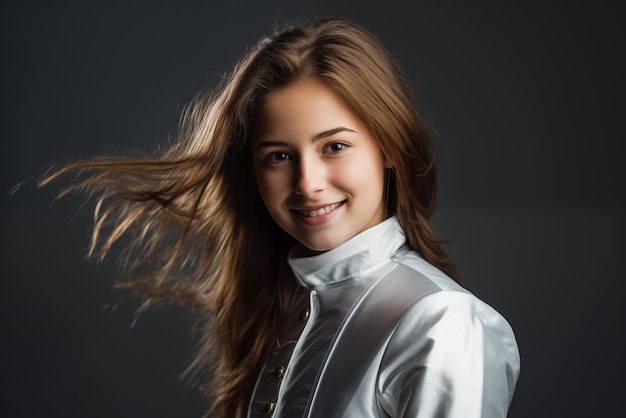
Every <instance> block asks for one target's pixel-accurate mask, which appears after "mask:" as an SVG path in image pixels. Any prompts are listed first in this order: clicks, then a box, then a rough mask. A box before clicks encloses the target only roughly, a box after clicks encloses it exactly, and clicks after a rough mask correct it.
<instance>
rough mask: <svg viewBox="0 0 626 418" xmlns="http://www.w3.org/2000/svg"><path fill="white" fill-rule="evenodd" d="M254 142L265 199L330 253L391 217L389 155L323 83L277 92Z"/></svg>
mask: <svg viewBox="0 0 626 418" xmlns="http://www.w3.org/2000/svg"><path fill="white" fill-rule="evenodd" d="M258 120H259V124H258V126H257V127H256V128H257V129H256V132H255V135H254V137H253V140H252V155H253V159H254V169H255V173H256V179H257V184H258V187H259V192H260V194H261V198H262V199H263V202H264V203H265V206H266V207H267V209H268V211H269V213H270V215H271V216H272V218H274V221H276V223H277V224H278V225H279V226H280V227H281V228H282V229H283V230H285V232H287V233H288V234H289V235H291V236H292V237H294V238H295V239H297V240H298V241H299V242H301V243H302V244H303V245H305V246H306V247H308V248H310V249H311V250H314V251H327V250H330V249H333V248H335V247H337V246H338V245H340V244H342V243H344V242H345V241H347V240H348V239H350V238H352V237H353V236H355V235H356V234H358V233H359V232H361V231H364V230H366V229H367V228H369V227H372V226H374V225H376V224H378V223H379V222H381V221H382V220H383V219H384V218H385V208H384V202H383V194H384V193H383V189H384V168H385V164H384V162H383V157H382V154H381V152H380V149H379V148H378V144H377V142H376V140H375V139H374V138H373V137H372V135H371V134H370V132H369V130H368V129H367V128H366V127H365V125H364V123H363V122H362V121H361V120H360V119H359V118H358V117H357V116H356V115H355V114H354V113H353V112H352V111H351V110H350V109H349V108H348V106H346V105H345V103H344V102H343V101H342V100H341V99H340V98H339V97H338V96H337V95H336V94H335V93H334V92H333V91H332V90H330V89H329V88H328V87H326V86H325V85H324V84H323V83H322V82H320V81H318V80H316V79H305V80H303V81H298V82H296V83H293V84H290V85H288V86H287V87H283V88H281V89H278V90H276V91H274V92H273V93H272V94H271V95H270V96H269V98H268V100H267V101H266V102H265V103H264V105H263V106H262V108H261V111H260V117H259V119H258Z"/></svg>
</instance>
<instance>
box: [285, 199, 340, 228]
mask: <svg viewBox="0 0 626 418" xmlns="http://www.w3.org/2000/svg"><path fill="white" fill-rule="evenodd" d="M345 203H346V201H345V200H342V201H340V202H333V203H327V204H324V205H316V206H306V207H301V208H293V209H290V211H291V213H293V214H294V216H295V217H296V218H297V219H298V220H299V221H300V222H302V223H304V224H306V225H322V224H325V223H327V222H329V221H330V220H331V219H333V218H334V217H335V215H337V213H338V212H339V210H340V209H341V208H342V207H343V205H344V204H345ZM334 204H337V206H336V207H335V208H334V209H333V210H331V211H330V212H327V213H325V214H323V215H318V216H315V217H311V216H305V215H303V214H302V212H301V211H303V210H305V211H306V210H319V209H321V208H325V207H328V206H332V205H334Z"/></svg>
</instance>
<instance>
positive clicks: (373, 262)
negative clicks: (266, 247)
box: [287, 216, 406, 288]
mask: <svg viewBox="0 0 626 418" xmlns="http://www.w3.org/2000/svg"><path fill="white" fill-rule="evenodd" d="M405 241H406V237H405V235H404V231H403V230H402V227H401V226H400V223H399V222H398V220H397V219H396V217H395V216H393V217H391V218H389V219H386V220H385V221H383V222H381V223H379V224H378V225H375V226H373V227H371V228H369V229H367V230H365V231H363V232H361V233H360V234H358V235H355V236H354V237H352V238H350V239H349V240H348V241H346V242H344V243H343V244H341V245H339V246H338V247H336V248H334V249H332V250H330V251H327V252H325V253H322V254H319V255H315V256H312V257H296V256H295V254H296V251H295V250H296V249H295V248H294V249H292V250H291V252H290V254H289V258H288V260H287V261H288V262H289V265H290V266H291V269H292V270H293V272H294V274H295V275H296V279H297V280H298V282H299V283H300V284H301V285H302V286H305V287H313V288H317V287H325V286H329V285H338V284H340V283H342V282H348V281H352V280H357V279H358V278H359V277H362V276H363V275H365V274H367V273H368V272H370V271H372V270H374V269H376V268H378V267H379V266H381V265H382V264H384V263H386V262H387V261H388V259H389V258H390V257H391V255H392V254H393V253H395V252H396V251H397V250H398V248H400V247H401V246H402V245H404V243H405Z"/></svg>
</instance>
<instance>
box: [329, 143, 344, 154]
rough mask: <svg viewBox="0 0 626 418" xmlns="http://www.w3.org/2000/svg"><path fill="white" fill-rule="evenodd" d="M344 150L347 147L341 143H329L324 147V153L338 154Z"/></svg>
mask: <svg viewBox="0 0 626 418" xmlns="http://www.w3.org/2000/svg"><path fill="white" fill-rule="evenodd" d="M346 148H348V145H346V144H344V143H343V142H331V143H330V144H328V145H326V146H325V147H324V152H328V153H331V154H338V153H340V152H341V151H343V150H345V149H346Z"/></svg>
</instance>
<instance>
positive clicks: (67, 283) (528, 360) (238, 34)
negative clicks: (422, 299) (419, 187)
mask: <svg viewBox="0 0 626 418" xmlns="http://www.w3.org/2000/svg"><path fill="white" fill-rule="evenodd" d="M53 3H54V2H49V3H48V2H43V1H37V2H29V3H26V2H17V1H8V2H3V5H2V6H0V10H1V17H0V28H1V29H0V30H1V31H2V36H1V53H2V66H1V74H2V77H1V89H2V90H1V91H2V93H1V98H2V102H1V105H2V112H1V116H0V117H1V123H0V129H1V131H0V132H1V136H2V152H1V157H0V158H1V163H0V170H1V182H2V183H1V186H2V188H1V190H3V192H2V194H1V204H2V217H1V218H0V219H1V221H2V235H1V236H2V264H1V265H2V273H1V278H2V280H1V282H0V283H1V286H2V293H1V294H2V304H1V313H0V318H1V321H2V369H1V370H2V373H1V376H2V385H3V388H2V401H1V402H0V415H1V416H6V417H34V416H37V417H40V416H41V417H47V416H49V417H53V416H54V417H58V416H63V417H197V416H199V415H200V412H201V411H202V404H201V401H200V398H199V396H198V395H197V394H196V393H195V392H194V391H193V390H191V389H187V388H186V387H185V386H184V384H181V383H179V382H178V380H177V375H178V373H179V372H180V371H182V370H183V368H184V367H185V364H186V359H187V358H188V356H189V354H190V353H191V351H192V346H193V339H192V338H191V335H192V334H191V322H190V316H189V315H188V314H187V313H186V311H185V310H184V309H182V308H181V307H178V306H176V305H171V306H166V307H164V308H163V309H161V310H159V311H157V312H149V313H147V314H145V315H144V316H142V317H141V318H140V319H139V320H138V322H137V323H136V324H135V326H134V327H132V328H131V325H132V318H133V315H132V312H133V310H134V309H135V308H136V307H137V301H136V300H134V299H133V298H129V297H128V295H127V294H126V293H124V292H121V291H113V290H111V289H110V288H111V284H112V283H113V282H114V281H115V280H117V279H119V277H118V276H117V274H116V267H115V263H114V260H110V261H107V262H105V263H104V264H101V265H96V264H95V263H93V262H89V261H87V260H85V257H84V256H85V250H86V247H87V244H88V237H89V224H90V211H91V209H92V207H91V206H90V205H87V206H86V207H85V208H84V209H82V210H81V209H79V207H80V204H81V202H82V199H81V198H80V197H70V198H68V199H65V200H63V201H61V202H60V203H57V204H53V205H51V201H52V199H53V196H54V194H55V192H56V191H57V190H58V189H55V188H51V189H45V190H42V191H40V190H36V189H34V188H33V187H32V186H28V185H27V186H25V187H23V188H22V189H21V190H19V191H18V192H17V193H16V194H13V195H10V194H9V190H10V189H11V188H12V187H13V186H14V185H15V184H16V183H18V182H20V181H22V180H23V179H28V178H31V177H33V176H37V175H39V174H40V173H41V172H42V171H41V170H42V169H43V168H45V167H46V165H47V164H48V163H49V162H50V161H60V162H63V161H67V160H68V159H76V158H80V157H88V156H95V155H98V154H102V153H104V152H106V153H127V152H128V150H129V149H131V148H137V149H140V150H143V151H150V150H152V149H154V148H155V147H157V146H159V145H165V144H167V142H168V137H173V136H175V134H176V129H177V123H178V118H179V116H180V112H181V109H182V106H183V105H184V104H185V103H186V102H187V101H188V100H189V99H190V98H191V97H192V95H193V94H194V93H195V92H196V91H197V90H198V89H199V88H200V87H202V86H204V85H206V84H207V83H215V82H216V81H217V80H218V78H219V75H220V74H221V73H223V72H224V71H226V70H227V69H228V68H230V65H231V64H232V62H233V61H234V60H236V59H237V58H238V57H239V56H240V55H241V54H242V52H243V51H244V49H245V48H246V47H247V46H249V45H252V44H254V43H255V42H256V40H257V39H258V38H259V37H260V36H262V35H264V34H268V33H270V32H271V31H272V28H273V26H274V25H275V24H277V25H280V24H282V23H284V22H286V21H291V20H296V19H300V20H308V19H310V18H311V17H315V16H328V15H330V16H342V17H348V18H352V19H354V20H356V21H357V22H359V23H361V24H363V25H364V26H366V27H368V28H369V29H370V30H372V31H373V32H374V33H375V34H376V35H378V36H379V37H380V38H381V40H382V41H383V42H384V43H385V44H386V45H387V47H388V48H389V49H390V51H391V52H392V53H393V54H394V56H395V57H396V58H397V59H398V60H399V61H401V63H402V66H403V69H404V71H405V73H406V75H407V77H408V79H409V81H410V83H411V85H412V86H413V87H414V90H415V93H416V96H417V99H418V102H419V103H420V107H421V109H422V111H423V113H424V115H425V116H426V117H427V118H428V120H429V121H430V122H431V123H432V124H433V126H434V128H435V129H436V130H437V132H438V133H439V135H438V139H437V141H438V147H439V159H440V162H441V166H440V191H441V192H440V205H439V211H438V213H437V216H436V219H435V222H436V226H437V228H438V230H439V231H440V232H441V234H442V236H444V237H447V238H449V239H451V240H452V243H451V244H450V245H449V249H450V251H451V252H452V253H453V255H454V257H455V258H456V260H457V262H458V264H459V266H460V269H461V272H462V274H463V275H464V276H465V278H466V279H468V280H469V281H470V282H471V283H472V284H473V286H474V288H475V289H476V293H477V294H478V295H479V296H480V297H481V298H483V299H484V300H485V301H487V302H488V303H490V304H491V305H493V306H494V307H496V308H497V309H498V310H499V311H500V312H502V313H503V314H504V316H505V317H506V318H507V319H508V320H509V321H510V322H511V324H512V326H513V328H514V329H515V331H516V335H517V337H518V342H519V346H520V351H521V356H522V374H521V377H520V380H519V384H518V389H517V392H516V395H515V399H514V401H513V404H512V406H511V410H510V414H509V416H510V417H592V416H593V417H612V416H617V415H619V413H618V412H617V411H619V410H620V409H621V408H620V409H618V407H619V406H621V404H622V400H621V397H622V396H623V393H624V390H625V389H626V385H625V384H624V375H625V373H626V370H625V368H624V365H625V362H624V359H623V353H624V352H626V344H625V343H624V328H625V327H624V318H625V313H626V312H625V308H624V303H623V302H622V299H623V297H622V293H621V290H622V288H623V286H622V283H623V281H624V279H625V278H626V277H625V275H624V273H623V269H622V264H623V260H624V257H623V254H622V253H623V251H624V244H623V243H622V242H623V241H622V240H623V235H624V233H625V232H626V228H625V222H624V209H625V207H626V205H625V193H624V191H625V188H624V178H625V177H626V176H625V168H624V163H623V157H624V154H623V152H622V149H623V147H622V142H623V141H624V139H625V138H624V133H623V132H624V123H623V121H624V117H623V115H624V112H625V110H626V106H625V105H624V98H625V97H626V89H625V86H624V74H626V68H625V65H624V63H623V55H624V23H623V22H624V17H625V15H624V7H623V6H618V5H617V4H618V2H595V3H593V6H590V5H587V6H583V5H578V4H577V3H574V2H572V3H566V2H558V3H561V5H557V3H556V2H552V3H546V2H541V3H537V4H535V5H531V4H527V3H526V2H516V3H513V2H508V3H507V4H506V5H504V4H501V3H500V2H479V3H477V2H465V1H456V2H440V1H434V0H433V1H417V2H414V3H415V4H414V5H409V4H410V3H409V2H406V3H402V2H395V1H389V0H388V1H384V2H375V3H371V4H370V3H363V2H358V1H354V2H341V4H340V5H337V4H335V3H336V2H334V1H308V2H298V3H297V4H296V3H293V2H289V1H283V2H280V1H264V2H256V1H252V0H248V1H245V2H243V1H241V2H238V1H230V2H224V3H223V4H217V5H216V4H212V2H197V3H191V2H187V3H184V2H177V3H176V4H175V5H174V4H173V3H172V4H166V3H164V2H144V3H140V2H119V3H117V2H115V3H112V4H104V3H93V2H81V3H78V2H62V3H60V4H53ZM115 307H117V309H114V308H115Z"/></svg>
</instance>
